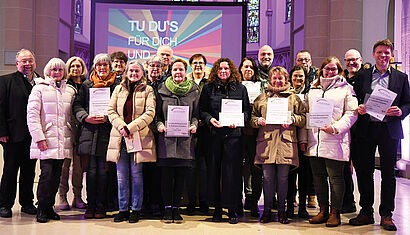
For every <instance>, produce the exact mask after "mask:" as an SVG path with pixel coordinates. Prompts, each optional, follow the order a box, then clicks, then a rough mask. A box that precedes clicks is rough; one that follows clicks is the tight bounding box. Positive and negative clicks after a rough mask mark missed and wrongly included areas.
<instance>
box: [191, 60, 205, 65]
mask: <svg viewBox="0 0 410 235" xmlns="http://www.w3.org/2000/svg"><path fill="white" fill-rule="evenodd" d="M192 64H193V65H203V64H205V63H204V62H202V61H194V62H192Z"/></svg>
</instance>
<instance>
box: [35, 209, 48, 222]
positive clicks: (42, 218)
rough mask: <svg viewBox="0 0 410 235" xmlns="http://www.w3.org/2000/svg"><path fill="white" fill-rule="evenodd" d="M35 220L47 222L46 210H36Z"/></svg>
mask: <svg viewBox="0 0 410 235" xmlns="http://www.w3.org/2000/svg"><path fill="white" fill-rule="evenodd" d="M37 222H39V223H47V222H48V216H47V213H46V211H44V210H39V211H38V212H37Z"/></svg>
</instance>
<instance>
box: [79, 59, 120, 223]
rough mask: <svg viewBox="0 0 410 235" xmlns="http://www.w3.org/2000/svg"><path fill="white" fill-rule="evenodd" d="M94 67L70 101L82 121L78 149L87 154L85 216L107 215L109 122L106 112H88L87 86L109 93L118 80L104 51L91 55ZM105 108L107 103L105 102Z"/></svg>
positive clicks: (88, 88) (88, 90)
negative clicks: (97, 113)
mask: <svg viewBox="0 0 410 235" xmlns="http://www.w3.org/2000/svg"><path fill="white" fill-rule="evenodd" d="M93 68H94V71H92V72H91V73H90V76H89V79H88V80H86V81H84V83H83V84H82V86H81V87H80V90H79V92H78V95H77V97H76V98H75V100H74V103H73V113H74V115H75V117H76V119H77V120H78V121H79V122H80V123H81V127H80V130H79V139H78V149H77V153H78V154H79V155H80V156H82V157H84V156H89V164H88V169H87V201H88V206H87V210H86V212H85V214H84V217H85V218H87V219H91V218H96V219H102V218H105V215H106V206H107V205H106V202H107V187H106V186H107V171H106V160H105V159H106V154H107V147H108V141H109V138H110V131H111V124H110V122H109V121H108V117H107V116H106V115H91V114H90V110H89V109H90V107H89V104H90V89H91V88H108V89H110V95H111V94H112V92H113V91H114V88H115V86H116V85H118V84H117V82H116V79H115V78H116V73H115V72H111V61H110V57H109V56H108V55H107V54H98V55H96V56H95V58H94V65H93ZM107 108H108V105H107Z"/></svg>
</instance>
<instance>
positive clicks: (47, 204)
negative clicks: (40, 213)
mask: <svg viewBox="0 0 410 235" xmlns="http://www.w3.org/2000/svg"><path fill="white" fill-rule="evenodd" d="M63 163H64V159H61V160H57V159H45V160H40V169H41V173H40V179H39V181H38V187H37V199H38V208H39V209H40V210H47V209H50V208H52V207H53V206H54V204H55V198H56V194H57V191H58V187H59V185H60V177H61V170H62V168H63Z"/></svg>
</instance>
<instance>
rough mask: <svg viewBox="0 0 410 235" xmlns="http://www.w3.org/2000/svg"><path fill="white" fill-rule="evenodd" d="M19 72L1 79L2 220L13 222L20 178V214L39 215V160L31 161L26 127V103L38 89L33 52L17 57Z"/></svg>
mask: <svg viewBox="0 0 410 235" xmlns="http://www.w3.org/2000/svg"><path fill="white" fill-rule="evenodd" d="M16 67H17V71H16V72H14V73H11V74H6V75H4V76H1V77H0V144H1V145H2V146H3V151H4V154H3V155H4V156H3V159H4V165H3V175H2V178H1V184H0V216H1V217H4V218H10V217H11V216H12V211H11V208H12V207H13V205H14V200H15V198H16V191H17V175H18V171H19V169H20V177H19V181H18V182H19V203H20V205H21V212H23V213H27V214H30V215H35V214H36V213H37V209H36V207H34V206H33V198H34V194H33V182H34V175H35V167H36V160H31V159H30V143H31V136H30V133H29V131H28V127H27V117H26V116H27V102H28V97H29V95H30V92H31V89H32V88H33V86H34V85H35V82H34V78H36V77H39V75H38V74H37V73H35V72H34V70H35V69H36V60H35V58H34V54H33V52H31V51H30V50H27V49H21V50H20V51H18V52H17V55H16Z"/></svg>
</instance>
